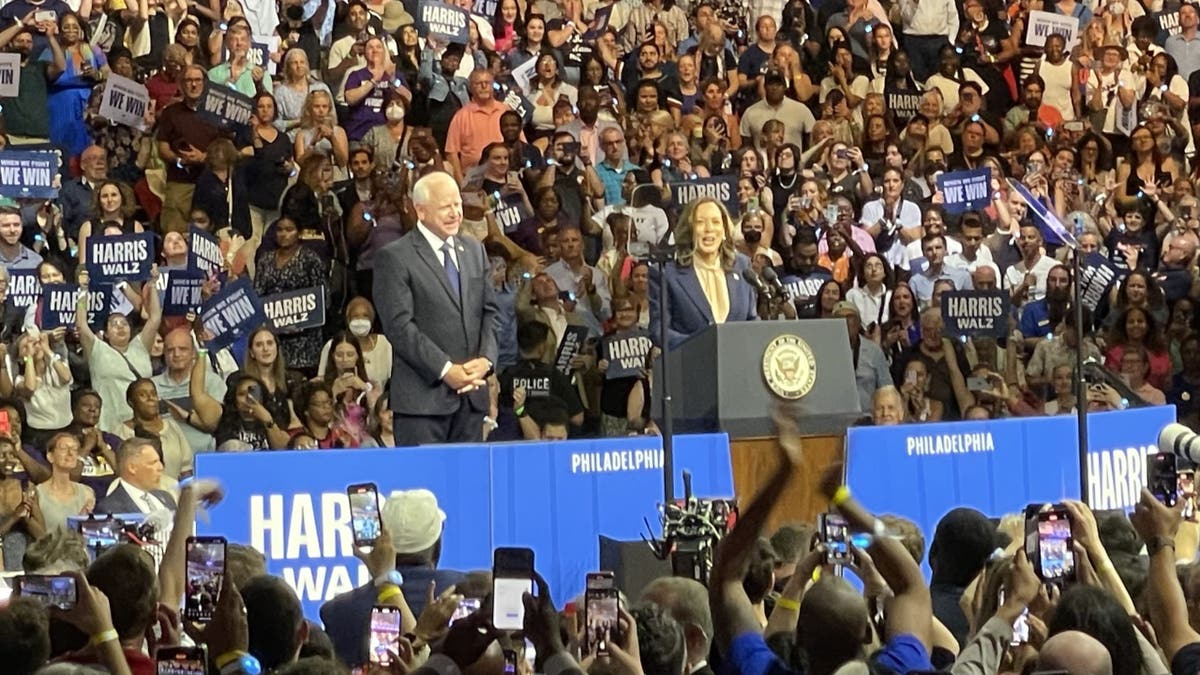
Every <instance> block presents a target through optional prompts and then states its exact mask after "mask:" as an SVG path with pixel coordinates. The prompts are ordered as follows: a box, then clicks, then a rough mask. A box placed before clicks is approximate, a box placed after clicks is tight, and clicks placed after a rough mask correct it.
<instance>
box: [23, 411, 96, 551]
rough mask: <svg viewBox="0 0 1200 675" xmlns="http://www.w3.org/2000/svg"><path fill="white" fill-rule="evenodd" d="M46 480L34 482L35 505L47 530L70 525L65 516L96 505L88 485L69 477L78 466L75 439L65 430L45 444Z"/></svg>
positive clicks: (94, 495) (63, 528) (78, 514)
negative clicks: (47, 461)
mask: <svg viewBox="0 0 1200 675" xmlns="http://www.w3.org/2000/svg"><path fill="white" fill-rule="evenodd" d="M46 459H48V460H49V461H50V480H48V481H46V482H44V483H41V484H39V485H38V486H37V499H36V501H34V505H35V508H36V509H37V511H39V512H40V515H41V523H40V524H41V525H42V526H43V527H45V529H46V531H47V532H53V531H55V530H65V529H68V528H69V527H70V524H69V523H68V522H67V519H68V518H70V517H72V516H85V515H87V514H89V513H91V512H92V509H94V508H95V506H96V493H95V492H93V491H92V488H90V487H88V486H86V485H83V484H81V483H78V482H76V481H75V480H73V479H72V478H71V476H73V475H75V474H76V472H77V471H78V468H79V441H78V440H77V439H76V438H75V436H73V435H71V434H69V433H57V434H55V435H54V436H52V437H51V438H50V441H49V442H48V443H47V444H46Z"/></svg>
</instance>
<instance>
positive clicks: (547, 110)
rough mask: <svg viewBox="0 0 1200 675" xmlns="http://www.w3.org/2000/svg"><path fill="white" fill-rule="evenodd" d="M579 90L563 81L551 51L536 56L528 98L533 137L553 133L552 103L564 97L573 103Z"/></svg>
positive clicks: (541, 136)
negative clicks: (531, 113) (531, 110)
mask: <svg viewBox="0 0 1200 675" xmlns="http://www.w3.org/2000/svg"><path fill="white" fill-rule="evenodd" d="M578 97H579V90H578V89H576V88H575V87H574V86H572V85H570V84H567V83H566V82H563V79H562V75H560V74H559V68H558V59H557V58H556V57H555V56H554V55H553V54H551V53H548V52H547V53H544V54H541V55H540V56H538V58H537V66H536V67H535V68H534V76H533V78H532V79H531V80H529V100H531V101H533V129H534V139H535V140H536V139H538V138H545V137H548V136H549V135H550V134H552V133H554V129H555V126H554V104H555V103H558V100H559V99H560V98H566V99H567V100H568V101H570V102H571V105H575V102H576V100H577V99H578Z"/></svg>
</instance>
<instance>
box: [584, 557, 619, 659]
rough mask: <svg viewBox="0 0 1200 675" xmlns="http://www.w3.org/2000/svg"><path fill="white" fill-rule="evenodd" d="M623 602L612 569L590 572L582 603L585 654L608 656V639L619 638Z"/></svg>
mask: <svg viewBox="0 0 1200 675" xmlns="http://www.w3.org/2000/svg"><path fill="white" fill-rule="evenodd" d="M620 602H621V598H620V594H619V593H618V591H617V588H616V580H615V578H614V577H613V573H612V572H593V573H591V574H588V575H587V590H586V591H585V592H584V606H583V619H584V626H585V633H584V645H583V646H584V650H585V651H586V653H588V654H596V655H598V656H603V655H606V654H608V642H609V640H618V639H620V638H619V636H618V632H619V630H620V624H619V623H618V619H619V615H620Z"/></svg>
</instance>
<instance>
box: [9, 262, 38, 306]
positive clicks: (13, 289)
mask: <svg viewBox="0 0 1200 675" xmlns="http://www.w3.org/2000/svg"><path fill="white" fill-rule="evenodd" d="M41 297H42V280H41V279H39V278H38V275H37V270H31V269H30V270H9V271H8V299H9V300H12V302H13V305H15V306H16V308H17V309H25V308H27V307H29V306H30V305H32V304H33V303H35V302H37V301H38V299H39V298H41Z"/></svg>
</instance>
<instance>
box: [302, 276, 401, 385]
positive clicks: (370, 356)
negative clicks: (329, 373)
mask: <svg viewBox="0 0 1200 675" xmlns="http://www.w3.org/2000/svg"><path fill="white" fill-rule="evenodd" d="M374 325H375V307H374V306H373V305H372V304H371V301H370V300H368V299H366V298H364V297H356V298H353V299H351V300H350V302H348V303H346V327H347V328H348V329H349V330H350V333H351V334H353V335H354V337H355V338H357V339H358V346H359V347H360V348H361V349H362V354H363V361H364V362H365V363H364V365H365V367H366V370H367V380H368V381H370V382H377V383H379V384H383V383H385V382H387V381H388V380H390V379H391V378H392V343H390V342H388V339H387V338H386V337H384V336H383V335H382V334H381V333H375V332H372V330H371V329H372V328H373V327H374ZM331 344H333V340H332V339H331V340H328V341H326V342H325V346H324V347H322V348H321V360H320V362H319V365H318V366H317V376H318V377H322V378H323V377H325V368H326V366H327V365H328V363H329V346H330V345H331Z"/></svg>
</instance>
